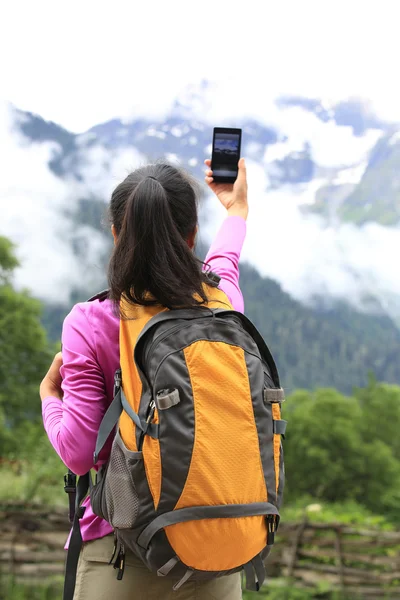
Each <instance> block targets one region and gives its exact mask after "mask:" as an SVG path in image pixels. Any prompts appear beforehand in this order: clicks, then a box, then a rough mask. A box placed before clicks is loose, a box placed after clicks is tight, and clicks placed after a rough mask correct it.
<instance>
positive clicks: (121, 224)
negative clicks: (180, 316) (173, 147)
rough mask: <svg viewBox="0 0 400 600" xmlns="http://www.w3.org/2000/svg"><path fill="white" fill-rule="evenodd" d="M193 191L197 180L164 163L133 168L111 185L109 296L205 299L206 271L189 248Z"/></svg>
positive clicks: (171, 302) (147, 300)
mask: <svg viewBox="0 0 400 600" xmlns="http://www.w3.org/2000/svg"><path fill="white" fill-rule="evenodd" d="M197 197H198V186H197V184H196V183H195V182H194V181H192V179H191V178H190V177H189V176H188V175H187V174H186V173H184V172H182V171H180V170H179V169H177V168H175V167H173V166H172V165H168V164H164V163H160V164H153V165H148V166H146V167H141V168H139V169H137V170H136V171H134V172H133V173H131V174H130V175H128V177H126V179H124V181H123V182H122V183H120V184H119V185H118V186H117V187H116V188H115V190H114V192H113V194H112V197H111V204H110V219H111V222H112V224H113V226H114V232H115V237H116V244H115V247H114V252H113V254H112V257H111V260H110V265H109V271H108V279H109V285H110V297H111V298H112V299H113V300H115V301H116V302H118V301H119V300H120V298H121V295H125V296H126V298H127V299H128V300H129V301H130V302H131V303H134V304H141V305H151V304H161V305H162V306H166V307H168V308H178V307H189V306H196V305H198V304H199V303H204V302H206V300H207V298H206V295H205V292H204V290H203V282H204V281H205V276H204V274H203V273H202V271H201V262H200V261H199V260H198V259H197V258H196V257H195V255H194V254H193V252H192V247H193V245H194V238H195V235H196V229H197ZM195 296H196V298H197V299H195Z"/></svg>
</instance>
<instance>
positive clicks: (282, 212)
mask: <svg viewBox="0 0 400 600" xmlns="http://www.w3.org/2000/svg"><path fill="white" fill-rule="evenodd" d="M248 179H249V202H250V213H249V219H248V232H249V233H250V232H251V235H248V236H247V238H246V241H245V245H244V248H243V253H242V259H243V260H245V261H248V262H250V263H251V264H253V265H254V266H256V267H257V269H258V270H259V272H260V273H262V274H263V275H266V276H269V277H271V278H273V279H275V280H276V281H279V282H280V283H281V285H282V287H283V289H284V290H285V291H287V292H288V293H290V294H291V295H292V296H293V297H295V298H297V299H299V300H301V301H305V302H310V301H312V300H313V298H314V297H315V296H316V295H320V296H321V297H323V298H335V299H339V300H345V301H346V302H349V303H350V304H353V305H354V306H356V307H358V308H362V306H363V305H364V301H365V297H366V296H371V297H373V298H375V299H376V300H377V302H378V303H379V304H380V305H381V307H382V309H383V310H385V311H386V312H387V313H388V314H389V315H390V316H392V317H395V318H399V317H400V300H399V299H400V278H399V277H398V274H397V257H398V256H399V255H400V231H399V228H392V229H388V228H385V227H382V226H380V225H377V224H368V225H365V226H363V227H355V226H353V225H350V224H338V225H337V226H334V227H333V226H327V225H326V223H325V222H324V221H323V220H322V219H321V218H320V217H318V216H316V215H310V214H305V213H304V211H302V210H301V206H302V205H303V204H304V203H305V202H307V201H310V200H312V199H313V198H314V195H315V191H316V188H317V187H319V185H322V182H315V181H314V182H311V183H310V184H305V185H304V184H303V185H296V186H285V187H283V188H281V189H279V190H273V191H268V192H266V191H265V190H266V188H267V185H268V180H267V177H266V175H265V172H264V170H263V168H262V167H261V166H260V165H259V164H256V163H254V162H252V161H248ZM203 213H204V214H205V216H206V217H207V225H206V227H205V228H204V231H203V234H202V239H203V240H204V239H211V238H212V236H213V235H214V234H215V232H216V230H217V228H218V226H219V223H220V222H221V220H222V218H223V216H224V210H223V209H222V208H221V207H220V206H219V204H218V200H217V199H216V198H214V197H210V198H209V200H208V202H207V204H206V207H204V208H203Z"/></svg>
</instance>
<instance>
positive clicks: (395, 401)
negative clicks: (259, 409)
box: [284, 379, 400, 520]
mask: <svg viewBox="0 0 400 600" xmlns="http://www.w3.org/2000/svg"><path fill="white" fill-rule="evenodd" d="M384 398H387V400H388V401H387V403H386V402H383V401H382V400H383V399H384ZM378 408H379V410H378ZM399 410H400V388H398V387H395V386H389V385H386V384H378V383H376V382H375V381H374V380H373V379H371V380H370V383H369V385H368V387H366V388H365V389H358V390H355V393H354V396H352V397H345V396H343V395H342V394H340V393H339V392H338V391H336V390H332V389H319V390H316V391H315V392H309V391H297V392H295V393H294V394H292V395H291V396H290V398H289V399H288V401H287V403H286V405H285V407H284V417H285V419H287V420H288V421H289V427H288V435H287V439H286V441H285V444H284V448H285V464H286V473H287V478H288V485H287V494H286V497H287V498H289V501H294V500H296V498H298V497H301V496H309V497H312V498H313V499H314V502H315V501H318V500H321V501H327V502H333V503H334V502H337V503H340V502H344V501H350V500H354V501H356V502H358V503H360V504H361V505H362V506H365V507H366V508H367V509H369V510H371V511H372V512H375V513H377V514H382V513H383V514H386V515H387V516H389V518H392V519H395V520H397V519H398V515H397V513H396V505H397V506H398V500H399V494H398V489H399V484H400V455H399V443H398V440H397V436H396V435H394V437H393V438H392V437H391V435H390V434H391V432H392V431H393V430H394V428H395V423H398V422H399V421H398V420H397V421H396V420H395V421H392V419H396V418H397V419H398V411H399ZM386 424H387V427H388V430H386V429H385V425H386ZM392 440H393V441H392Z"/></svg>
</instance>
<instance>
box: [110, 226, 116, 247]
mask: <svg viewBox="0 0 400 600" xmlns="http://www.w3.org/2000/svg"><path fill="white" fill-rule="evenodd" d="M111 233H112V234H113V238H114V246H115V244H116V243H117V239H118V236H117V230H116V229H115V225H111Z"/></svg>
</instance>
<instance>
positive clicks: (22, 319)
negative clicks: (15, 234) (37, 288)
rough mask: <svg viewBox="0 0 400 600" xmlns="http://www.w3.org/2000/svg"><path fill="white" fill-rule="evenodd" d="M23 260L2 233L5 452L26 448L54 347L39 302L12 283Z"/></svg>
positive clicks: (0, 387)
mask: <svg viewBox="0 0 400 600" xmlns="http://www.w3.org/2000/svg"><path fill="white" fill-rule="evenodd" d="M17 264H18V261H17V259H16V258H15V256H14V254H13V246H12V244H11V243H10V242H9V241H8V240H7V239H5V238H2V237H0V447H1V452H2V456H5V455H7V456H12V455H17V454H18V456H21V455H23V453H24V452H25V451H26V448H27V442H28V439H29V427H31V425H32V424H34V423H35V422H36V423H39V419H40V413H41V405H40V399H39V383H40V381H41V379H42V377H43V375H44V373H45V372H46V370H47V369H48V367H49V364H50V361H51V357H52V354H53V350H54V348H52V347H51V346H50V345H49V343H48V341H47V338H46V333H45V331H44V329H43V327H42V325H41V323H40V316H41V307H40V304H39V302H37V301H36V300H34V299H33V298H31V297H30V296H29V295H28V294H27V293H26V292H17V291H16V290H15V289H14V288H13V287H12V285H11V283H10V277H11V275H12V270H13V269H14V268H15V267H16V266H17Z"/></svg>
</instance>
